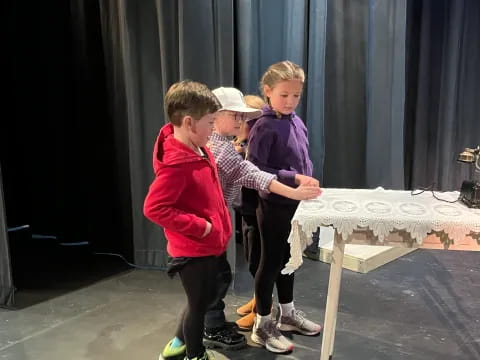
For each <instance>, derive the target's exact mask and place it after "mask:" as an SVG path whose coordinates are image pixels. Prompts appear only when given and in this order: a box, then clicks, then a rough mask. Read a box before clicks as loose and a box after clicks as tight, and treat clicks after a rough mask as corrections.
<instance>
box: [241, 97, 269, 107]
mask: <svg viewBox="0 0 480 360" xmlns="http://www.w3.org/2000/svg"><path fill="white" fill-rule="evenodd" d="M243 100H245V104H247V106H248V107H251V108H254V109H261V108H262V106H263V105H266V104H265V101H263V99H262V98H261V97H260V96H257V95H245V96H244V97H243Z"/></svg>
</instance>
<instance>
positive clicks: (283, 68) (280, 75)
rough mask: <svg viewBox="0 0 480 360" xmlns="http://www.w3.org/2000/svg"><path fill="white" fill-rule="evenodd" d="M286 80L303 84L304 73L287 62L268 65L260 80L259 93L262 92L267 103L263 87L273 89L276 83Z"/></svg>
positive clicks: (295, 65) (297, 66) (296, 66)
mask: <svg viewBox="0 0 480 360" xmlns="http://www.w3.org/2000/svg"><path fill="white" fill-rule="evenodd" d="M287 80H300V81H301V82H302V83H304V82H305V72H304V71H303V69H302V68H301V67H300V66H299V65H297V64H295V63H293V62H291V61H289V60H285V61H280V62H278V63H275V64H273V65H270V66H269V67H268V69H267V71H265V73H264V74H263V76H262V79H261V80H260V91H261V92H262V94H263V97H264V98H265V101H268V99H267V97H266V96H265V93H264V92H263V88H264V86H265V85H267V86H268V87H270V88H273V87H275V84H276V83H278V82H280V81H287Z"/></svg>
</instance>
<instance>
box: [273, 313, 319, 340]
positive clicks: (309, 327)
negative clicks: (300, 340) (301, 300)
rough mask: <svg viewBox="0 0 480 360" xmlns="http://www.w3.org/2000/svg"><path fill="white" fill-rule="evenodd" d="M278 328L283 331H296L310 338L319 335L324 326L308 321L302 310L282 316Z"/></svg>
mask: <svg viewBox="0 0 480 360" xmlns="http://www.w3.org/2000/svg"><path fill="white" fill-rule="evenodd" d="M277 327H278V328H279V329H280V330H282V331H296V332H299V333H300V334H302V335H309V336H313V335H317V334H319V333H320V331H322V325H319V324H316V323H314V322H313V321H310V320H308V319H307V318H306V317H305V313H304V312H303V311H300V310H294V311H292V313H291V314H290V315H288V316H285V315H282V316H280V319H279V321H278V324H277Z"/></svg>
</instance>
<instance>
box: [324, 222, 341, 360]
mask: <svg viewBox="0 0 480 360" xmlns="http://www.w3.org/2000/svg"><path fill="white" fill-rule="evenodd" d="M344 250H345V242H344V241H343V239H342V236H341V235H340V234H339V233H338V232H337V230H335V240H334V242H333V253H332V262H331V264H330V278H329V280H328V293H327V307H326V310H325V324H324V329H323V339H322V350H321V353H320V360H328V359H331V358H332V355H333V344H334V340H335V327H336V325H337V311H338V298H339V295H340V283H341V280H342V264H343V254H344Z"/></svg>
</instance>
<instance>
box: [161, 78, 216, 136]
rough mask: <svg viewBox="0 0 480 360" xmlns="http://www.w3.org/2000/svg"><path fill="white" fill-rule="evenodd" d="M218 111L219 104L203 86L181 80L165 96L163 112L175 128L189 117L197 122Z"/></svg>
mask: <svg viewBox="0 0 480 360" xmlns="http://www.w3.org/2000/svg"><path fill="white" fill-rule="evenodd" d="M218 109H220V103H219V102H218V99H217V98H216V97H215V95H214V94H213V93H212V92H211V90H210V89H209V88H208V87H207V86H206V85H204V84H202V83H199V82H196V81H191V80H183V81H179V82H177V83H175V84H173V85H172V86H170V88H169V89H168V91H167V93H166V94H165V111H166V113H167V116H168V120H169V121H170V122H171V123H172V124H173V125H175V126H180V125H181V124H182V119H183V118H184V117H185V116H187V115H189V116H191V117H193V118H194V119H196V120H198V119H200V118H202V117H203V116H205V115H207V114H212V113H214V112H216V111H218Z"/></svg>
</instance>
